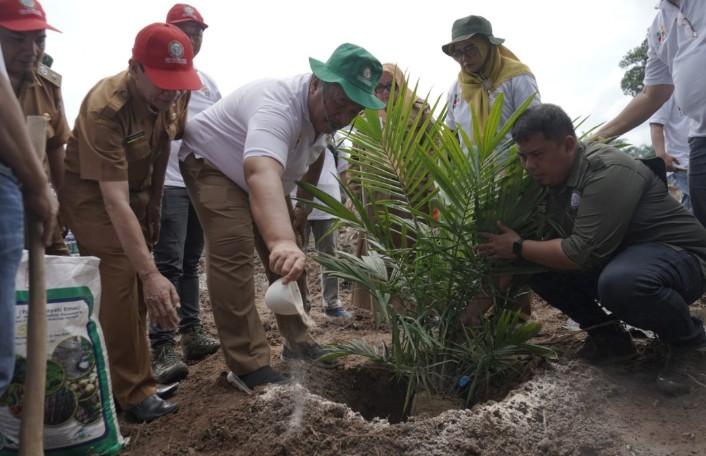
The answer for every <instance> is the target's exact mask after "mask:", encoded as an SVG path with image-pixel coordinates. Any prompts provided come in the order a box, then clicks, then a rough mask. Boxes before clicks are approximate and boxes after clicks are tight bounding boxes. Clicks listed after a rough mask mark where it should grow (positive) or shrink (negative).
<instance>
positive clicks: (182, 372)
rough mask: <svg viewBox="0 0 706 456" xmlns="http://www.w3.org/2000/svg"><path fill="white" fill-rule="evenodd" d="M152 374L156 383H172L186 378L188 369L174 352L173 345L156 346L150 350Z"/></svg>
mask: <svg viewBox="0 0 706 456" xmlns="http://www.w3.org/2000/svg"><path fill="white" fill-rule="evenodd" d="M152 373H153V374H154V378H155V380H157V383H162V384H167V383H174V382H177V381H179V380H181V379H183V378H185V377H186V375H187V374H188V373H189V368H188V367H186V364H184V361H182V360H181V359H179V357H178V356H177V355H176V353H175V352H174V344H171V343H166V344H161V345H157V346H156V347H154V348H153V349H152Z"/></svg>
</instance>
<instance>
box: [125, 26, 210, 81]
mask: <svg viewBox="0 0 706 456" xmlns="http://www.w3.org/2000/svg"><path fill="white" fill-rule="evenodd" d="M132 58H133V59H135V60H137V61H138V62H140V63H141V64H142V66H143V67H144V68H145V72H146V73H147V76H148V77H149V78H150V81H152V84H154V85H155V86H157V87H159V88H160V89H163V90H198V89H200V88H201V85H202V84H201V79H200V78H199V76H198V74H196V71H195V70H194V49H193V48H192V47H191V41H190V40H189V37H188V36H186V34H185V33H184V32H182V31H181V30H180V29H179V27H176V26H174V25H170V24H164V23H161V22H155V23H154V24H150V25H148V26H147V27H145V28H143V29H142V30H140V32H139V33H138V34H137V37H135V46H134V47H133V48H132Z"/></svg>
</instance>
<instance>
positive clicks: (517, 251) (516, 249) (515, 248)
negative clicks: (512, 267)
mask: <svg viewBox="0 0 706 456" xmlns="http://www.w3.org/2000/svg"><path fill="white" fill-rule="evenodd" d="M523 241H524V239H522V238H517V239H516V240H515V242H513V243H512V253H513V255H515V256H516V257H517V258H522V242H523Z"/></svg>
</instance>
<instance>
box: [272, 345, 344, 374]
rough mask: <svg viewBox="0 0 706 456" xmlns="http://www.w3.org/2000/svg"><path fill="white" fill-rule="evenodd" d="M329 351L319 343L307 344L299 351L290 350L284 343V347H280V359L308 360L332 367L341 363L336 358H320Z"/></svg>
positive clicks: (325, 366)
mask: <svg viewBox="0 0 706 456" xmlns="http://www.w3.org/2000/svg"><path fill="white" fill-rule="evenodd" d="M329 353H331V350H326V349H324V348H321V345H319V344H314V345H309V346H308V347H306V348H305V349H304V350H300V351H294V350H290V349H289V348H287V346H286V345H285V346H284V348H282V361H297V360H299V361H310V362H313V363H314V364H315V365H316V366H317V367H323V368H324V369H333V368H334V367H336V366H338V365H339V364H341V363H340V362H339V361H338V359H336V358H331V359H321V357H322V356H325V355H328V354H329Z"/></svg>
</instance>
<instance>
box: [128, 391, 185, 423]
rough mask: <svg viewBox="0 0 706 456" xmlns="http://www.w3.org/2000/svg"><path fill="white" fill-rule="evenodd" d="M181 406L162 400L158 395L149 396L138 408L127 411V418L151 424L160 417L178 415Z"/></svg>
mask: <svg viewBox="0 0 706 456" xmlns="http://www.w3.org/2000/svg"><path fill="white" fill-rule="evenodd" d="M178 410H179V404H173V403H171V402H167V401H165V400H163V399H161V398H160V397H159V396H157V395H156V394H153V395H151V396H149V397H148V398H147V399H145V400H144V401H142V402H140V403H139V404H138V405H137V406H135V407H133V408H131V409H130V410H126V411H125V417H126V418H127V419H128V420H130V421H134V422H136V423H149V422H150V421H154V420H156V419H157V418H159V417H160V416H164V415H169V414H170V413H176V412H177V411H178Z"/></svg>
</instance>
